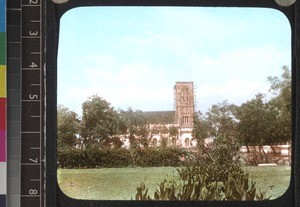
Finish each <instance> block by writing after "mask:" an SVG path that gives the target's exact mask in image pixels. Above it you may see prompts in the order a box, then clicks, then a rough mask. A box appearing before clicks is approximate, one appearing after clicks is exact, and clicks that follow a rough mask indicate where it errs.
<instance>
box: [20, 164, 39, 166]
mask: <svg viewBox="0 0 300 207" xmlns="http://www.w3.org/2000/svg"><path fill="white" fill-rule="evenodd" d="M21 165H23V166H37V165H40V163H21Z"/></svg>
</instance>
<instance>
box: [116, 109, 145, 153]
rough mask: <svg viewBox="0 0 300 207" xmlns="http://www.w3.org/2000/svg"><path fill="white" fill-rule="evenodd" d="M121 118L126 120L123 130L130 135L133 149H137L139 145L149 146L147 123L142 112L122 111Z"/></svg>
mask: <svg viewBox="0 0 300 207" xmlns="http://www.w3.org/2000/svg"><path fill="white" fill-rule="evenodd" d="M119 114H120V117H121V118H122V120H124V122H123V123H124V126H123V128H124V129H126V131H127V133H128V134H129V140H130V145H131V147H133V148H134V147H136V146H137V145H138V144H139V143H140V144H142V145H143V146H146V147H147V146H148V142H149V140H148V134H149V132H148V128H147V121H146V118H145V116H144V114H143V112H142V111H140V110H136V111H134V110H132V108H129V109H128V110H127V111H123V110H121V111H120V112H119Z"/></svg>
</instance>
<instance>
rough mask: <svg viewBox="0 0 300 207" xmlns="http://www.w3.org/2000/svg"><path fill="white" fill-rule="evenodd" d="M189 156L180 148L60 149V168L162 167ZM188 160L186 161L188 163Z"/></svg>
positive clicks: (176, 163) (173, 164)
mask: <svg viewBox="0 0 300 207" xmlns="http://www.w3.org/2000/svg"><path fill="white" fill-rule="evenodd" d="M181 155H184V156H186V157H188V156H189V155H188V153H187V152H186V151H185V150H184V149H179V148H168V147H166V148H135V149H124V148H119V149H110V148H104V149H98V148H88V149H85V150H79V149H72V150H67V151H58V154H57V156H58V167H60V168H97V167H102V168H108V167H129V166H138V167H162V166H174V167H176V166H181V165H183V162H182V161H180V159H179V158H180V156H181ZM186 162H187V161H185V163H186Z"/></svg>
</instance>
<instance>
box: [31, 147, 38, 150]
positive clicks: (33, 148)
mask: <svg viewBox="0 0 300 207" xmlns="http://www.w3.org/2000/svg"><path fill="white" fill-rule="evenodd" d="M30 149H32V150H40V149H41V148H40V147H30Z"/></svg>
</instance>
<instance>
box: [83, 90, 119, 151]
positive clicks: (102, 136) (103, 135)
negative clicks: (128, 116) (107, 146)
mask: <svg viewBox="0 0 300 207" xmlns="http://www.w3.org/2000/svg"><path fill="white" fill-rule="evenodd" d="M118 130H119V116H118V114H117V112H116V111H115V110H114V108H113V107H112V106H110V103H108V102H107V101H106V100H104V99H103V98H101V97H99V96H98V95H93V96H91V97H89V98H88V99H87V100H86V101H85V102H84V103H83V104H82V134H81V135H82V138H83V140H84V143H85V145H86V147H90V146H93V145H98V144H99V145H101V144H102V143H103V142H104V141H105V140H106V139H108V138H110V137H111V136H113V135H115V134H116V133H117V132H118Z"/></svg>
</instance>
